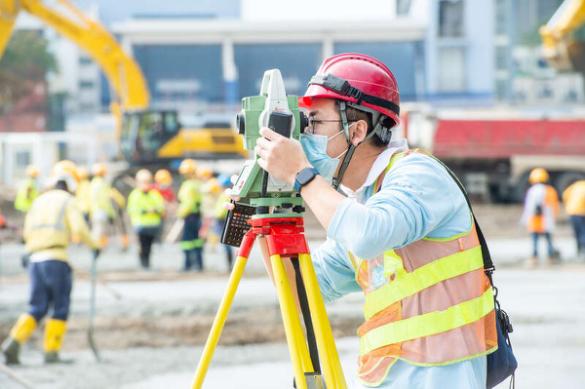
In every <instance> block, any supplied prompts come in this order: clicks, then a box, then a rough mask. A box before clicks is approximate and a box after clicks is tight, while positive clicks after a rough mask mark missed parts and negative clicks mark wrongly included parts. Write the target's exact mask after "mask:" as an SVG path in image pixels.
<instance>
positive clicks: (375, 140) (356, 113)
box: [345, 107, 396, 147]
mask: <svg viewBox="0 0 585 389" xmlns="http://www.w3.org/2000/svg"><path fill="white" fill-rule="evenodd" d="M345 112H346V114H347V120H348V121H349V122H357V121H358V120H364V121H365V122H366V123H367V124H368V134H369V133H370V131H373V130H374V124H373V123H372V114H371V113H369V112H365V111H361V110H359V109H356V108H353V107H347V108H346V110H345ZM382 125H383V126H384V127H386V128H392V127H394V126H395V125H396V123H395V122H394V120H392V119H390V118H389V117H386V116H384V117H383V119H382ZM371 142H372V144H373V145H374V146H376V147H385V146H388V143H390V138H389V139H388V140H387V141H384V140H382V139H381V138H380V137H379V136H378V134H374V135H372V138H371Z"/></svg>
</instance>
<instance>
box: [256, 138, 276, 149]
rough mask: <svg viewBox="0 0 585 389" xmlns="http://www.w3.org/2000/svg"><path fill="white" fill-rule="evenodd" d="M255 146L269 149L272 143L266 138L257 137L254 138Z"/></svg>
mask: <svg viewBox="0 0 585 389" xmlns="http://www.w3.org/2000/svg"><path fill="white" fill-rule="evenodd" d="M256 146H259V147H260V148H263V149H270V148H271V147H272V146H273V143H272V142H271V141H269V140H267V139H264V138H258V139H257V140H256Z"/></svg>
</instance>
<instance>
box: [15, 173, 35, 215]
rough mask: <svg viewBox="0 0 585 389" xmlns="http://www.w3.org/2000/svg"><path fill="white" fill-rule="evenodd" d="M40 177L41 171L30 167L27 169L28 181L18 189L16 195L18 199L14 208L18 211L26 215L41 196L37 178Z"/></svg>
mask: <svg viewBox="0 0 585 389" xmlns="http://www.w3.org/2000/svg"><path fill="white" fill-rule="evenodd" d="M38 176H39V170H38V169H37V168H36V167H34V166H32V165H29V166H27V168H26V180H25V181H24V182H23V183H22V184H21V185H20V187H19V188H18V192H17V193H16V199H15V200H14V208H15V209H16V210H17V211H20V212H23V213H26V212H28V210H29V209H30V207H31V206H32V203H33V201H34V200H35V199H36V198H37V197H38V195H39V189H38V186H37V178H38Z"/></svg>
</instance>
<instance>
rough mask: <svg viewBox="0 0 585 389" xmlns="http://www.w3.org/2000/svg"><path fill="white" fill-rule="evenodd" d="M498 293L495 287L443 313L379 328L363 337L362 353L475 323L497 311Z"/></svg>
mask: <svg viewBox="0 0 585 389" xmlns="http://www.w3.org/2000/svg"><path fill="white" fill-rule="evenodd" d="M493 309H494V294H493V291H492V289H491V288H489V289H487V290H486V291H485V292H484V293H483V294H482V295H481V296H480V297H477V298H474V299H471V300H467V301H465V302H462V303H460V304H457V305H452V306H450V307H449V308H447V309H445V310H443V311H433V312H429V313H425V314H423V315H418V316H413V317H409V318H407V319H402V320H400V321H394V322H391V323H389V324H385V325H382V326H380V327H376V328H374V329H372V330H370V331H368V332H367V333H366V334H365V335H363V336H362V337H361V338H360V352H361V353H362V354H365V353H369V352H370V351H373V350H375V349H377V348H380V347H383V346H386V345H389V344H393V343H400V342H404V341H407V340H411V339H416V338H422V337H425V336H430V335H435V334H440V333H442V332H446V331H449V330H451V329H454V328H457V327H462V326H464V325H466V324H470V323H473V322H474V321H477V320H479V319H481V318H482V317H484V316H485V315H487V314H488V313H490V312H491V311H493Z"/></svg>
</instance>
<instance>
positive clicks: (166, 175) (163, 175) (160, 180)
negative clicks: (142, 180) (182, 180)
mask: <svg viewBox="0 0 585 389" xmlns="http://www.w3.org/2000/svg"><path fill="white" fill-rule="evenodd" d="M154 181H155V182H156V183H157V184H159V185H166V186H168V185H171V184H172V183H173V176H172V175H171V172H169V171H168V170H167V169H159V170H157V171H156V173H155V174H154Z"/></svg>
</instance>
